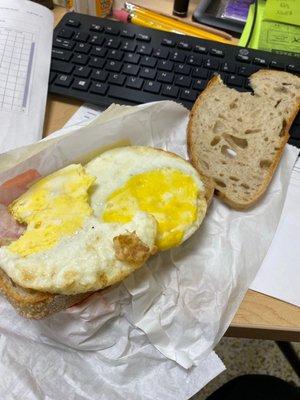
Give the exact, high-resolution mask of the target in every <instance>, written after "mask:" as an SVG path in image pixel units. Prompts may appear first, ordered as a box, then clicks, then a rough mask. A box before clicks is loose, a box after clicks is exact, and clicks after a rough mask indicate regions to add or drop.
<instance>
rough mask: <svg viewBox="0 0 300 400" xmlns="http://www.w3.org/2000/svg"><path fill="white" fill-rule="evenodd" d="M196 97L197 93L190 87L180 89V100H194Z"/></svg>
mask: <svg viewBox="0 0 300 400" xmlns="http://www.w3.org/2000/svg"><path fill="white" fill-rule="evenodd" d="M197 97H198V93H197V92H196V91H195V90H191V89H184V90H181V93H180V98H181V99H182V100H187V101H195V100H196V99H197Z"/></svg>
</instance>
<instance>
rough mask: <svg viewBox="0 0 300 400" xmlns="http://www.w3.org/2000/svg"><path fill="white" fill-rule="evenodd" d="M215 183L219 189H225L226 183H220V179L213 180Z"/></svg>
mask: <svg viewBox="0 0 300 400" xmlns="http://www.w3.org/2000/svg"><path fill="white" fill-rule="evenodd" d="M214 181H215V183H216V184H217V185H218V186H220V187H223V188H224V187H226V183H225V182H223V181H221V180H220V179H217V178H214Z"/></svg>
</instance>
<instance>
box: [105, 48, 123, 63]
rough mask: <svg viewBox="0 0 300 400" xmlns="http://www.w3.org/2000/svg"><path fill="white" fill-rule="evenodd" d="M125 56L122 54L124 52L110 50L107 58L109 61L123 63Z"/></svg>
mask: <svg viewBox="0 0 300 400" xmlns="http://www.w3.org/2000/svg"><path fill="white" fill-rule="evenodd" d="M123 56H124V53H122V51H120V50H109V52H108V54H107V58H108V59H109V60H117V61H121V60H122V58H123Z"/></svg>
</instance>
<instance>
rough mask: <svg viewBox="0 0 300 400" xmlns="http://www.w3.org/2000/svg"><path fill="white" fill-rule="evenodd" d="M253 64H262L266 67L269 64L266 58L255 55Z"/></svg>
mask: <svg viewBox="0 0 300 400" xmlns="http://www.w3.org/2000/svg"><path fill="white" fill-rule="evenodd" d="M253 64H255V65H262V66H265V67H266V66H267V65H268V63H267V60H266V59H265V58H260V57H254V60H253Z"/></svg>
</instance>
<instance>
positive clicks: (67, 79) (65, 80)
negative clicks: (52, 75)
mask: <svg viewBox="0 0 300 400" xmlns="http://www.w3.org/2000/svg"><path fill="white" fill-rule="evenodd" d="M72 81H73V77H72V76H70V75H65V74H60V75H58V77H57V78H56V79H55V81H54V84H55V85H57V86H63V87H66V88H68V87H70V86H71V83H72Z"/></svg>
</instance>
